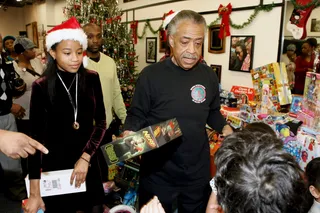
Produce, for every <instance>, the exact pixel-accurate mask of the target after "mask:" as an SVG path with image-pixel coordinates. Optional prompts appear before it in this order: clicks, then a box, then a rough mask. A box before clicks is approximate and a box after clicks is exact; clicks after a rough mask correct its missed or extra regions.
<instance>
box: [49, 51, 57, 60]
mask: <svg viewBox="0 0 320 213" xmlns="http://www.w3.org/2000/svg"><path fill="white" fill-rule="evenodd" d="M49 54H50V55H51V57H52V58H53V59H54V60H56V52H55V51H53V50H52V49H50V50H49Z"/></svg>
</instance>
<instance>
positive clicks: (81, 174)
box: [70, 153, 90, 188]
mask: <svg viewBox="0 0 320 213" xmlns="http://www.w3.org/2000/svg"><path fill="white" fill-rule="evenodd" d="M89 166H90V155H88V154H87V153H83V154H82V156H81V157H80V158H79V160H78V161H77V162H76V164H75V166H74V170H73V172H72V174H71V178H70V184H71V185H73V181H74V179H75V186H76V187H77V188H79V187H80V186H81V184H83V183H84V182H85V181H86V177H87V173H88V169H89Z"/></svg>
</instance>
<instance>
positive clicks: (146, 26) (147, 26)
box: [138, 19, 163, 39]
mask: <svg viewBox="0 0 320 213" xmlns="http://www.w3.org/2000/svg"><path fill="white" fill-rule="evenodd" d="M162 25H163V21H162V23H161V25H160V26H159V28H158V29H156V30H155V29H153V28H152V26H151V24H150V20H149V19H148V20H147V21H146V23H145V25H144V28H143V31H142V35H141V36H139V35H138V38H139V39H142V38H143V37H144V36H145V35H146V32H147V29H148V28H149V30H150V31H151V32H152V33H153V34H157V33H158V32H159V31H160V30H161V29H162Z"/></svg>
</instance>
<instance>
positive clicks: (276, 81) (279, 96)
mask: <svg viewBox="0 0 320 213" xmlns="http://www.w3.org/2000/svg"><path fill="white" fill-rule="evenodd" d="M251 76H252V81H253V89H254V94H255V100H256V101H259V102H261V101H262V100H263V97H262V96H263V95H266V94H265V91H267V93H268V94H267V95H268V96H269V97H268V98H269V99H270V101H271V102H272V103H273V105H274V106H275V108H276V109H279V107H280V105H286V104H291V101H292V96H291V91H290V88H289V84H288V77H287V71H286V68H285V65H284V64H283V63H281V64H280V65H279V64H278V63H271V64H267V65H264V66H262V67H258V68H255V69H252V70H251ZM267 86H268V89H266V87H267Z"/></svg>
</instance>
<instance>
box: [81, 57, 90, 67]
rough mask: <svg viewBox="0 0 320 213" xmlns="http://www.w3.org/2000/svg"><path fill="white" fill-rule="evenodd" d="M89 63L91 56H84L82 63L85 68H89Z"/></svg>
mask: <svg viewBox="0 0 320 213" xmlns="http://www.w3.org/2000/svg"><path fill="white" fill-rule="evenodd" d="M88 63H89V58H88V56H83V59H82V64H83V66H84V68H87V67H88Z"/></svg>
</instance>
